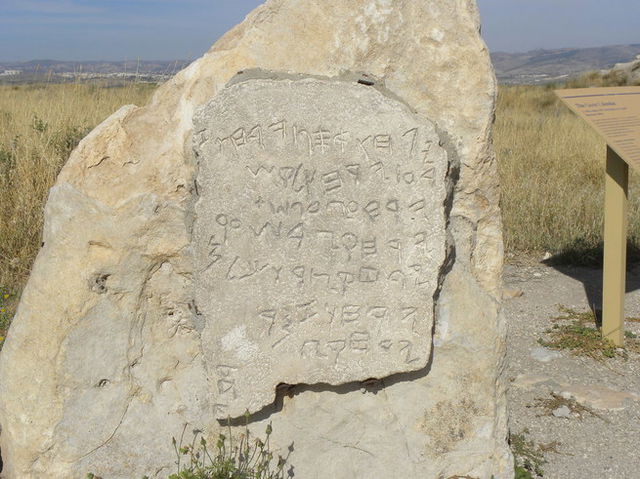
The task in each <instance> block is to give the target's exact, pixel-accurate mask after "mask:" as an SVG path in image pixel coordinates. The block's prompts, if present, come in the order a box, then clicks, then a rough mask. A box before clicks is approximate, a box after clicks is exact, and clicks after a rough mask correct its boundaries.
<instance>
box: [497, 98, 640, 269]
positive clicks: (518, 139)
mask: <svg viewBox="0 0 640 479" xmlns="http://www.w3.org/2000/svg"><path fill="white" fill-rule="evenodd" d="M494 141H495V148H496V153H497V156H498V163H499V171H500V180H501V183H502V214H503V218H504V224H505V243H506V249H507V251H511V252H517V251H520V252H542V251H548V252H550V253H553V254H555V255H557V257H558V258H559V259H561V260H566V261H569V262H572V263H583V264H594V263H598V262H599V255H600V250H601V244H602V225H603V202H604V158H605V151H606V146H605V143H604V141H603V140H602V139H601V138H600V137H599V136H598V135H597V134H596V133H595V132H594V131H593V130H592V129H591V128H590V127H589V126H587V124H586V123H585V122H584V121H582V120H581V119H580V118H578V117H577V116H576V115H574V114H573V113H571V112H570V111H569V109H568V108H566V107H565V106H563V105H562V104H561V103H560V102H559V100H557V99H556V96H555V94H554V93H553V89H552V88H551V87H539V86H535V87H534V86H504V87H501V88H500V93H499V96H498V110H497V114H496V126H495V140H494ZM638 190H639V183H638V176H637V175H636V174H635V173H632V176H631V186H630V200H631V201H630V212H631V215H630V217H629V221H630V224H629V231H630V238H631V242H632V244H636V243H637V242H638V236H639V235H638V233H639V231H640V229H639V227H640V208H638V206H640V195H638ZM632 252H633V251H632Z"/></svg>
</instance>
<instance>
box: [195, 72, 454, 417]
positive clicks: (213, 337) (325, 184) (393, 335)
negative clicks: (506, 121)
mask: <svg viewBox="0 0 640 479" xmlns="http://www.w3.org/2000/svg"><path fill="white" fill-rule="evenodd" d="M241 77H242V75H241ZM361 81H362V80H361ZM194 129H195V131H196V132H197V133H196V134H195V135H194V145H195V151H196V155H197V157H198V173H197V179H196V181H197V183H198V200H197V203H196V206H195V228H194V249H195V265H196V268H195V270H196V271H195V280H194V287H195V300H196V305H197V307H198V310H199V311H200V313H201V315H202V318H203V320H204V323H205V327H204V330H203V331H202V352H203V355H204V356H203V357H204V363H205V366H206V368H207V371H208V376H209V383H210V384H212V386H213V388H212V389H213V390H212V396H211V401H212V403H213V404H214V410H215V414H216V415H217V417H218V418H220V419H225V418H226V417H227V416H229V415H230V416H232V417H238V416H241V415H242V414H243V413H244V412H245V411H247V410H248V411H249V412H251V413H255V412H257V411H259V410H260V409H262V408H263V407H265V406H268V405H269V404H271V403H272V402H273V401H274V399H275V391H276V386H277V385H278V384H280V383H285V384H299V383H304V384H315V383H326V384H332V385H338V384H344V383H348V382H353V381H365V380H367V379H369V378H384V377H387V376H391V375H392V374H397V373H406V372H410V371H417V370H420V369H422V368H424V367H425V366H426V365H427V362H428V360H429V354H430V352H431V342H432V338H431V332H432V329H433V315H434V301H433V298H434V295H435V294H436V291H437V288H438V286H439V285H440V280H441V271H442V269H443V265H444V264H445V251H446V244H445V243H446V231H445V229H446V218H445V209H446V204H445V200H446V199H447V190H448V188H447V186H448V184H450V182H448V181H447V178H446V175H447V173H448V172H450V171H451V169H452V168H450V165H449V162H448V159H447V152H446V151H445V150H444V149H443V148H442V147H441V146H440V142H441V141H440V137H439V135H438V134H437V132H436V129H435V126H434V125H433V124H432V123H431V122H430V121H428V120H426V119H423V118H419V117H418V116H417V115H415V114H414V113H413V112H411V111H410V109H409V108H408V106H406V105H404V104H403V103H401V102H400V101H398V100H395V99H392V98H389V97H388V96H385V95H384V94H383V93H381V92H379V91H378V90H376V89H374V88H372V87H371V86H366V85H363V84H362V83H358V82H356V81H350V82H347V81H336V80H329V79H317V78H307V79H290V78H284V79H279V80H276V79H248V80H246V81H242V82H239V83H236V84H234V85H232V86H230V87H227V88H225V89H224V90H223V91H222V92H220V93H219V94H218V96H216V98H215V99H214V100H212V101H211V102H209V103H208V104H207V105H205V106H204V107H203V108H201V109H200V110H199V111H198V112H197V113H196V116H195V120H194Z"/></svg>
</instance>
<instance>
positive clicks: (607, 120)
mask: <svg viewBox="0 0 640 479" xmlns="http://www.w3.org/2000/svg"><path fill="white" fill-rule="evenodd" d="M556 94H557V95H558V96H559V97H560V99H561V100H562V101H563V102H564V103H565V104H566V105H567V106H568V107H569V108H571V110H573V111H574V112H575V113H577V114H578V115H579V116H580V117H582V118H583V119H584V120H586V121H587V123H589V124H590V125H591V126H593V127H594V128H595V129H596V131H598V132H599V133H600V134H601V135H602V136H603V137H604V139H605V140H606V142H607V165H606V178H605V205H604V271H603V279H602V283H603V285H602V336H603V337H604V338H607V339H609V340H611V341H612V342H613V344H614V345H616V346H623V345H624V294H625V274H626V262H627V209H628V191H629V165H632V166H634V167H636V168H640V87H616V88H579V89H573V90H556Z"/></svg>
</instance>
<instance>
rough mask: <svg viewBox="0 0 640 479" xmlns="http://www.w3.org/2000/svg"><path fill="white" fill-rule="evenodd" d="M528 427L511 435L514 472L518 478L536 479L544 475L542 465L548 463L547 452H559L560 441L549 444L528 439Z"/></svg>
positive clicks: (510, 442)
mask: <svg viewBox="0 0 640 479" xmlns="http://www.w3.org/2000/svg"><path fill="white" fill-rule="evenodd" d="M527 434H529V430H528V429H524V430H523V431H522V432H521V433H519V434H510V435H509V445H510V446H511V452H513V460H514V463H515V464H514V472H515V477H516V479H535V478H537V477H543V476H544V470H543V469H542V466H543V465H544V464H546V462H547V461H546V459H545V454H546V453H547V452H556V453H557V452H558V451H557V447H558V446H559V445H560V443H558V442H551V443H549V444H536V443H535V442H534V441H533V440H531V439H527Z"/></svg>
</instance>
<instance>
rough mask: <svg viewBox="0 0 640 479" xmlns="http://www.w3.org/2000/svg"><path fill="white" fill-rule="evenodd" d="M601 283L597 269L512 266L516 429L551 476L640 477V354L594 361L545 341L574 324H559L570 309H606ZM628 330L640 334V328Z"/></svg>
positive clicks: (508, 285) (635, 299) (634, 287)
mask: <svg viewBox="0 0 640 479" xmlns="http://www.w3.org/2000/svg"><path fill="white" fill-rule="evenodd" d="M512 263H514V262H513V261H512ZM601 281H602V271H601V270H597V269H588V268H580V267H550V266H546V265H544V264H542V263H541V262H539V261H532V260H527V261H521V262H517V264H508V265H507V266H506V267H505V271H504V283H505V301H504V313H505V316H506V319H507V322H508V325H509V326H508V327H509V333H508V334H509V340H508V352H507V366H506V375H507V378H508V380H509V389H508V401H509V420H510V430H511V434H512V438H513V436H514V435H519V436H518V437H516V439H520V440H521V442H522V441H524V442H525V443H526V446H525V450H528V451H534V452H537V453H541V454H543V456H544V460H545V461H546V463H544V464H541V465H540V469H541V470H542V471H539V472H544V477H545V478H552V479H555V478H557V479H574V478H575V479H590V478H594V479H595V478H597V479H609V478H610V479H638V478H640V354H637V353H635V352H628V353H626V356H627V357H626V358H625V357H623V351H621V350H618V351H615V354H616V357H614V358H603V359H594V358H592V357H590V356H584V355H576V354H573V353H572V352H571V351H569V350H566V349H562V350H554V349H551V348H548V347H543V346H541V345H540V343H539V342H538V340H539V339H542V340H549V338H550V334H549V333H548V332H547V331H548V330H550V329H551V328H553V326H554V324H556V325H557V324H567V323H570V321H565V322H564V323H562V322H561V323H558V321H557V320H556V321H554V319H553V318H556V317H558V316H560V315H561V314H562V310H564V311H565V314H566V310H567V309H569V310H572V311H575V312H583V311H588V309H589V307H590V305H593V306H595V307H596V308H597V309H599V308H600V307H601V306H600V305H601V293H600V291H601ZM626 316H627V317H636V318H638V317H640V266H638V265H636V266H634V267H632V268H630V270H629V271H628V274H627V295H626ZM591 326H593V324H591ZM626 329H627V330H628V331H630V332H631V333H635V334H637V335H638V336H640V322H638V321H628V322H627V324H626ZM630 335H631V334H630ZM533 477H537V476H536V475H535V474H534V475H533ZM538 477H539V476H538Z"/></svg>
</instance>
